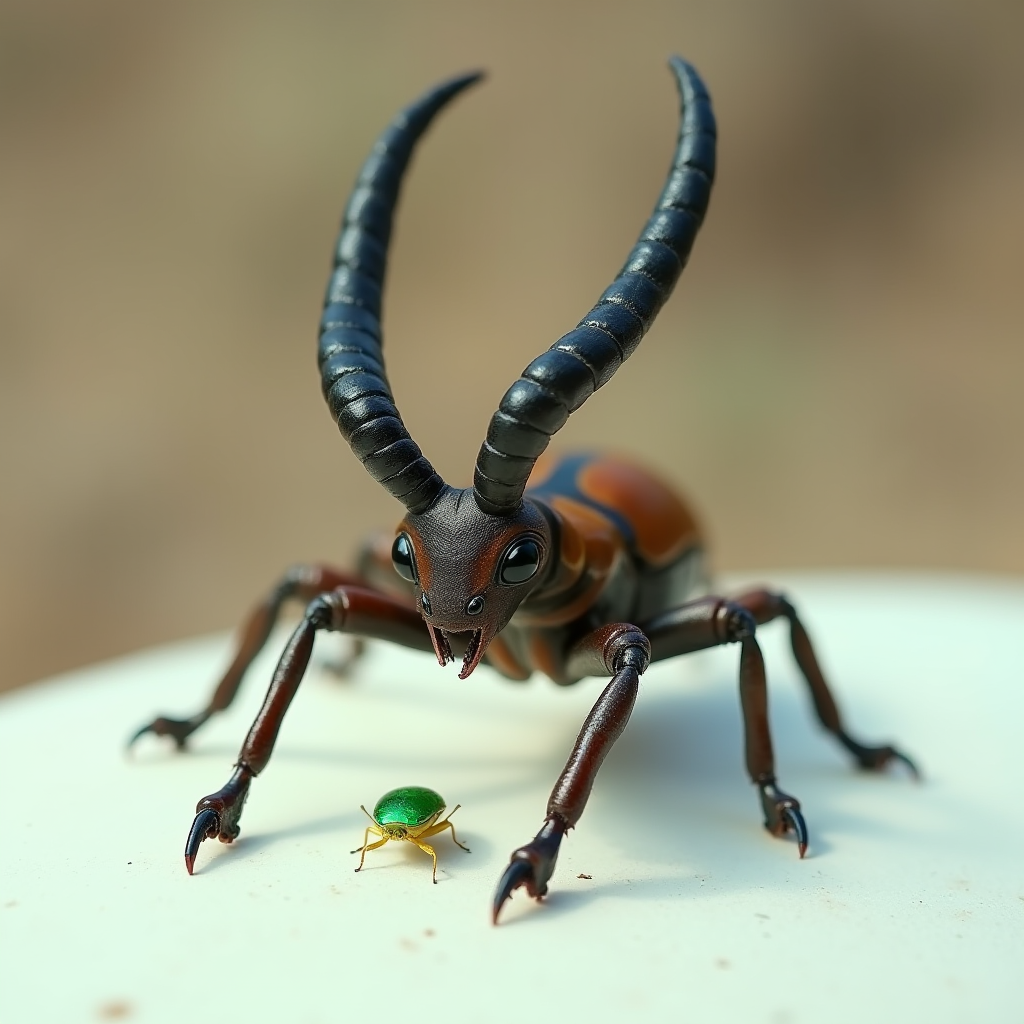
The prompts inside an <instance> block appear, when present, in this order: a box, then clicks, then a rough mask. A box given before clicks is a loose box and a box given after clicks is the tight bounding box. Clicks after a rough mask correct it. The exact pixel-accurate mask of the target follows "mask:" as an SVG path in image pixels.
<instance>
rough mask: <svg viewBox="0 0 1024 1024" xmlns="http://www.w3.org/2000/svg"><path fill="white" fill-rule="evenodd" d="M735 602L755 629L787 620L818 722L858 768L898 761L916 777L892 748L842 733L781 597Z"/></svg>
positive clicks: (753, 596)
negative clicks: (779, 620) (846, 752)
mask: <svg viewBox="0 0 1024 1024" xmlns="http://www.w3.org/2000/svg"><path fill="white" fill-rule="evenodd" d="M735 601H736V604H738V605H741V606H742V607H743V608H746V609H747V611H749V612H750V613H751V615H753V616H754V618H755V620H756V621H757V624H758V625H759V626H760V625H763V624H764V623H766V622H771V621H772V620H773V619H778V618H786V619H788V620H789V639H790V643H791V644H792V646H793V656H794V657H795V658H796V663H797V665H798V666H799V668H800V671H801V673H802V674H803V677H804V679H806V680H807V686H808V688H809V689H810V691H811V699H812V700H813V702H814V710H815V711H816V712H817V715H818V719H819V721H820V722H821V724H822V725H823V726H825V728H826V729H827V730H828V731H829V732H830V733H832V735H833V736H835V737H836V739H838V740H839V742H840V743H842V745H843V746H844V747H846V749H847V750H849V751H850V753H851V754H853V756H854V758H855V759H856V761H857V764H858V765H859V766H860V767H861V768H865V769H868V770H871V771H879V770H881V769H883V768H885V766H886V765H888V764H890V763H891V762H893V761H898V762H900V763H902V764H904V765H906V766H907V768H908V769H909V771H910V773H911V774H912V775H913V776H914V778H919V777H920V774H919V772H918V770H917V767H916V766H915V764H914V762H913V761H911V760H910V758H909V757H907V756H906V754H902V753H900V751H898V750H897V749H896V748H895V747H893V746H889V745H883V746H878V747H869V746H866V745H865V744H863V743H860V742H858V741H857V740H855V739H854V738H853V737H852V736H850V734H849V733H848V732H847V731H846V729H845V728H844V726H843V722H842V719H841V718H840V715H839V708H838V706H837V705H836V702H835V698H833V696H832V693H831V692H830V690H829V687H828V683H827V682H825V676H824V675H823V674H822V671H821V668H820V667H819V665H818V659H817V658H816V657H815V655H814V648H813V646H812V645H811V640H810V637H809V636H808V635H807V630H806V629H805V628H804V625H803V623H802V622H801V621H800V619H799V617H798V616H797V614H796V609H795V608H794V607H793V605H791V604H790V603H789V601H788V600H787V599H786V598H785V597H784V596H783V595H782V594H779V593H776V592H774V591H770V590H752V591H750V592H748V593H746V594H741V595H740V596H739V597H737V598H736V599H735Z"/></svg>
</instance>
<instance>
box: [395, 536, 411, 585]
mask: <svg viewBox="0 0 1024 1024" xmlns="http://www.w3.org/2000/svg"><path fill="white" fill-rule="evenodd" d="M391 561H392V562H393V563H394V566H395V572H397V573H398V575H399V576H401V577H402V579H403V580H408V581H409V582H410V583H415V582H416V559H415V557H414V556H413V553H412V541H411V540H409V535H408V534H407V533H400V534H399V535H398V536H397V537H396V538H395V543H394V544H392V546H391Z"/></svg>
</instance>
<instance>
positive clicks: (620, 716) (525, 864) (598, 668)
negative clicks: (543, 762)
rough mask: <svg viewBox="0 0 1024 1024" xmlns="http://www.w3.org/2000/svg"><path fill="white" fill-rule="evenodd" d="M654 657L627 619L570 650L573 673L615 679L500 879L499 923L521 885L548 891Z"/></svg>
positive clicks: (495, 910) (495, 906) (496, 905)
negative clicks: (530, 834)
mask: <svg viewBox="0 0 1024 1024" xmlns="http://www.w3.org/2000/svg"><path fill="white" fill-rule="evenodd" d="M650 660H651V646H650V643H649V642H648V640H647V637H645V636H644V634H643V633H642V632H641V631H640V630H638V629H637V628H636V626H631V625H629V624H627V623H619V624H616V625H612V626H604V627H602V628H601V629H598V630H596V631H595V632H593V633H591V634H589V635H588V636H586V637H584V638H583V640H581V641H580V642H579V643H578V644H577V645H576V647H575V648H574V649H573V650H572V651H571V652H570V655H569V659H568V664H569V671H570V674H571V675H580V674H586V675H605V674H612V679H611V682H609V683H608V685H607V686H606V687H605V689H604V692H603V693H602V694H601V696H600V697H599V698H598V699H597V703H596V704H595V705H594V707H593V708H592V709H591V712H590V714H589V715H588V716H587V720H586V721H585V722H584V723H583V728H582V729H581V730H580V734H579V736H578V737H577V738H576V744H575V746H574V747H573V749H572V753H571V754H570V755H569V760H568V761H567V762H566V764H565V768H563V769H562V774H561V775H560V776H559V777H558V781H557V782H556V783H555V788H554V789H553V790H552V791H551V796H550V798H549V799H548V806H547V814H546V816H545V819H544V824H543V825H542V826H541V829H540V831H539V832H538V833H537V835H536V836H534V838H533V840H532V841H531V842H529V843H527V844H526V845H525V846H521V847H519V849H518V850H515V851H514V852H513V854H512V858H511V861H510V863H509V866H508V867H507V868H506V869H505V873H504V875H502V877H501V881H500V882H499V883H498V888H497V891H496V892H495V894H494V902H493V905H492V920H493V922H494V923H495V924H497V923H498V915H499V913H500V912H501V908H502V906H503V905H504V903H505V901H506V900H507V899H509V898H510V897H511V895H512V893H513V891H514V890H515V889H517V888H518V887H519V886H525V887H526V891H527V892H528V893H529V894H530V895H531V896H533V897H535V898H536V899H540V898H541V897H542V896H544V894H545V893H546V892H547V891H548V880H549V879H550V878H551V873H552V872H553V871H554V869H555V862H556V860H557V859H558V849H559V846H560V845H561V842H562V837H563V836H564V835H565V833H566V832H567V831H568V830H569V829H571V828H573V827H574V826H575V825H576V822H577V821H579V818H580V815H581V814H582V813H583V810H584V808H585V807H586V805H587V799H588V797H589V796H590V791H591V789H592V788H593V785H594V779H595V778H596V776H597V771H598V769H599V768H600V767H601V763H602V762H603V761H604V759H605V756H606V755H607V753H608V751H609V750H610V749H611V747H612V744H613V743H614V742H615V741H616V740H617V739H618V738H619V736H620V735H621V734H622V730H623V729H624V728H625V727H626V722H628V721H629V716H630V712H632V710H633V703H634V702H635V700H636V694H637V688H638V686H639V682H640V674H641V673H642V672H643V671H644V669H646V668H647V665H648V663H649V662H650Z"/></svg>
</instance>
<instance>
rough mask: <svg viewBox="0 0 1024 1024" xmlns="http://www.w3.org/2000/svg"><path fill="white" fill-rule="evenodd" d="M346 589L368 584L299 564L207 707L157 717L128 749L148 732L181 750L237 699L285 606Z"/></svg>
mask: <svg viewBox="0 0 1024 1024" xmlns="http://www.w3.org/2000/svg"><path fill="white" fill-rule="evenodd" d="M342 586H360V587H365V586H366V584H365V583H362V582H361V581H360V579H359V577H358V576H356V575H354V574H352V573H346V572H341V571H339V570H337V569H332V568H330V567H329V566H326V565H297V566H294V567H293V568H291V569H289V570H288V572H286V573H285V575H284V578H283V579H282V580H281V581H280V582H279V583H278V584H277V586H275V587H274V589H273V590H272V591H271V592H270V593H269V594H268V595H267V597H266V598H265V599H264V600H263V601H261V602H260V603H259V604H258V605H256V607H255V608H253V610H252V611H251V612H250V613H249V617H248V618H247V619H246V620H245V623H244V625H243V626H242V635H241V640H240V641H239V644H238V650H237V651H236V653H235V657H234V658H233V659H232V662H231V664H230V666H229V667H228V669H227V671H226V672H225V673H224V675H223V676H222V677H221V680H220V682H219V683H218V684H217V688H216V689H215V690H214V691H213V695H212V696H211V697H210V701H209V703H208V704H207V705H206V707H205V708H203V709H202V711H199V712H197V713H196V714H194V715H192V716H191V717H190V718H165V717H163V716H160V717H159V718H155V719H154V720H153V721H152V722H150V723H148V724H147V725H144V726H143V727H142V728H141V729H139V730H138V731H137V732H136V733H135V734H134V735H133V736H132V738H131V739H130V740H129V741H128V746H129V747H130V746H131V745H132V744H133V743H135V741H136V740H138V739H139V738H140V737H142V736H145V735H146V733H153V735H154V736H170V737H171V738H172V739H173V740H174V742H175V744H176V745H177V747H178V749H179V750H181V749H182V748H183V747H184V746H185V743H186V741H187V740H188V738H189V736H191V735H192V733H194V732H195V731H196V729H198V728H199V727H200V726H201V725H202V724H203V723H204V722H207V721H209V719H210V718H212V717H213V716H214V715H215V714H216V713H217V712H218V711H223V710H224V709H225V708H226V707H228V706H229V705H230V704H231V702H232V701H233V700H234V699H235V696H236V694H237V693H238V689H239V687H240V686H241V685H242V679H243V677H244V676H245V673H246V670H247V669H248V668H249V666H250V665H251V664H252V662H253V659H254V658H255V657H256V655H257V654H259V653H260V651H261V650H263V645H264V644H265V643H266V642H267V637H269V636H270V632H271V630H272V629H273V628H274V626H275V625H276V624H277V620H278V618H279V617H280V614H281V608H282V607H283V606H284V603H285V602H286V601H288V600H289V599H292V598H297V599H299V600H301V601H307V602H308V601H312V600H313V598H314V597H316V596H317V595H319V594H324V593H327V592H328V591H331V590H334V589H335V588H336V587H342Z"/></svg>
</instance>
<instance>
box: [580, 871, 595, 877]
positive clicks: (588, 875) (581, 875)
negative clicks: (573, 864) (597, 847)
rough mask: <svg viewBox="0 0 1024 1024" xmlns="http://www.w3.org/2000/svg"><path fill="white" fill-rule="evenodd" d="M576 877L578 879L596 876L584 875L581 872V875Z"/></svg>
mask: <svg viewBox="0 0 1024 1024" xmlns="http://www.w3.org/2000/svg"><path fill="white" fill-rule="evenodd" d="M576 877H577V878H593V877H594V876H593V875H585V874H583V872H582V871H581V872H580V873H579V874H578V875H577V876H576Z"/></svg>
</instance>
